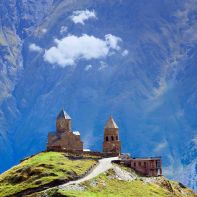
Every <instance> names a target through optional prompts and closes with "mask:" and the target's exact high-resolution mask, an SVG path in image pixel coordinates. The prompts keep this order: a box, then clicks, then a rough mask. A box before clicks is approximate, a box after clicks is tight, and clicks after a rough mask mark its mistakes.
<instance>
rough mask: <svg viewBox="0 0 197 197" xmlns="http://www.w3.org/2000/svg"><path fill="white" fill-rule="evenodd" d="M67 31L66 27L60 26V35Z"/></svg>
mask: <svg viewBox="0 0 197 197" xmlns="http://www.w3.org/2000/svg"><path fill="white" fill-rule="evenodd" d="M67 30H68V27H66V26H61V28H60V33H61V34H63V33H66V32H67Z"/></svg>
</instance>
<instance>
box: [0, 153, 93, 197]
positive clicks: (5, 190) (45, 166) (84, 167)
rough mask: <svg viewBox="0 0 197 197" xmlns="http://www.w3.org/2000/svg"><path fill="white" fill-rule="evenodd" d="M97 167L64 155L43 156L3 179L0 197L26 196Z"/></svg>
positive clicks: (9, 171) (14, 168)
mask: <svg viewBox="0 0 197 197" xmlns="http://www.w3.org/2000/svg"><path fill="white" fill-rule="evenodd" d="M95 164H96V161H95V160H93V159H86V158H84V159H77V158H76V159H75V160H72V159H70V158H69V157H66V156H65V155H64V154H63V153H57V152H47V153H40V154H38V155H35V156H33V157H30V158H29V159H26V160H24V161H23V162H22V163H20V164H19V165H17V166H15V167H13V168H11V169H10V170H8V171H6V172H4V173H3V174H1V175H0V196H1V197H4V196H21V195H22V196H23V195H25V193H26V192H30V193H31V192H32V191H34V190H35V191H36V190H37V191H40V190H43V189H44V188H46V187H52V186H56V185H59V184H61V183H66V182H68V181H70V180H74V179H76V178H79V177H81V176H83V175H84V174H85V173H87V171H88V170H89V169H90V168H91V167H93V166H94V165H95Z"/></svg>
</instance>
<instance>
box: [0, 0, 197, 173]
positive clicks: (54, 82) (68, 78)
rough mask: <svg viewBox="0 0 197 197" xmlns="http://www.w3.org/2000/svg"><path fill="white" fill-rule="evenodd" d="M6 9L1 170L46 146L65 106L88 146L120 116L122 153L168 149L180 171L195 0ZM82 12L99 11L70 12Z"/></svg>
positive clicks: (191, 84)
mask: <svg viewBox="0 0 197 197" xmlns="http://www.w3.org/2000/svg"><path fill="white" fill-rule="evenodd" d="M0 9H1V10H2V12H1V13H0V14H1V19H0V54H1V59H0V84H1V85H0V92H1V94H0V144H1V147H2V148H1V150H0V156H1V157H3V158H4V159H5V163H4V164H3V165H1V170H2V171H3V170H5V169H7V168H8V167H9V166H10V165H12V164H14V163H15V162H17V161H18V160H19V159H20V158H22V157H23V156H24V155H29V154H32V153H35V152H37V151H39V150H42V149H44V148H45V144H46V136H47V133H48V131H49V130H53V129H54V124H55V116H56V114H57V112H58V111H59V110H60V109H61V108H62V107H64V108H65V109H66V110H67V111H68V113H70V116H71V117H72V118H73V124H74V127H76V128H79V129H80V131H81V135H82V138H83V139H84V141H85V144H86V146H89V147H91V148H94V149H100V148H101V143H102V139H103V125H104V123H105V121H106V120H107V118H108V116H109V115H110V114H113V116H114V117H115V119H116V121H117V123H118V125H119V128H120V137H121V140H122V145H123V147H122V149H123V151H124V152H131V153H132V154H133V155H137V156H146V155H149V156H154V155H162V156H163V159H164V165H165V173H166V175H168V176H169V177H174V172H175V171H176V170H174V169H177V168H180V169H181V168H182V166H183V164H182V163H183V162H182V160H181V158H182V152H183V151H184V150H185V149H188V147H187V146H186V142H189V141H191V139H193V138H194V136H195V133H196V128H197V125H196V121H195V117H196V116H197V106H196V104H195V103H196V98H197V97H196V96H197V94H196V76H195V73H197V70H196V62H195V59H196V29H197V28H196V1H195V0H193V1H187V2H185V1H179V2H176V1H165V2H163V1H157V2H155V1H150V2H149V3H148V4H147V3H145V2H143V1H140V2H139V1H132V2H130V1H119V0H117V1H108V2H106V1H100V0H99V1H94V2H93V1H89V0H84V1H82V2H80V3H79V2H78V1H75V0H74V1H69V0H64V1H54V2H53V1H52V0H51V1H50V0H42V1H39V2H38V1H28V2H27V1H24V0H21V1H14V0H12V1H2V2H1V3H0ZM77 10H86V11H87V10H89V11H92V12H93V11H94V14H95V17H94V14H92V13H89V12H86V14H85V15H86V17H87V15H88V14H89V15H88V17H90V19H89V20H88V19H87V20H84V21H83V20H82V19H81V18H76V17H75V20H73V18H72V17H71V16H73V15H77V13H76V12H75V11H77ZM78 14H79V13H78ZM81 21H82V22H81ZM83 35H85V36H83ZM109 35H110V36H109ZM54 39H55V42H54ZM73 40H74V41H76V42H73ZM84 40H86V42H85V41H84ZM112 40H113V41H112ZM71 41H72V46H73V47H71V48H69V47H70V45H69V44H68V43H71ZM87 42H88V45H87ZM93 42H95V44H94V45H91V43H93ZM58 43H59V45H58ZM81 43H82V44H83V48H84V49H85V46H87V48H88V49H89V48H90V47H93V46H94V47H93V48H92V50H91V52H92V53H89V51H88V50H87V51H85V50H80V46H81V45H80V44H81ZM61 46H62V48H61ZM95 46H97V47H98V48H96V52H97V54H96V55H95V53H93V52H95ZM52 47H55V48H53V50H52V52H51V50H50V49H51V48H52ZM102 47H103V48H102ZM67 48H68V50H66V49H67ZM54 49H55V51H54ZM72 49H77V51H76V50H75V51H73V50H72ZM100 49H101V50H100ZM46 51H47V52H48V53H47V55H48V56H47V55H46ZM68 51H69V53H68ZM62 53H63V54H64V55H63V56H62ZM65 54H66V56H65ZM50 58H52V59H50ZM69 58H70V59H69ZM73 59H74V63H73V64H71V63H72V62H71V60H73ZM68 60H69V61H68ZM65 62H66V63H65ZM139 144H140V146H139Z"/></svg>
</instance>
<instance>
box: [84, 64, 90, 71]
mask: <svg viewBox="0 0 197 197" xmlns="http://www.w3.org/2000/svg"><path fill="white" fill-rule="evenodd" d="M90 69H92V65H91V64H89V65H87V66H86V67H85V69H84V70H85V71H88V70H90Z"/></svg>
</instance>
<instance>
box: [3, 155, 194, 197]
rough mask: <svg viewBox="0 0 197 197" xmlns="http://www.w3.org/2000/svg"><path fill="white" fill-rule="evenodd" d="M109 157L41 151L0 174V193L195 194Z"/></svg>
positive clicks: (36, 196)
mask: <svg viewBox="0 0 197 197" xmlns="http://www.w3.org/2000/svg"><path fill="white" fill-rule="evenodd" d="M112 160H113V158H104V159H101V158H99V157H96V156H90V155H88V153H87V154H86V155H85V154H84V155H83V156H79V155H73V154H68V153H60V152H42V153H39V154H37V155H34V156H31V157H29V158H26V159H24V160H23V161H22V162H21V163H20V164H18V165H17V166H15V167H13V168H11V169H9V170H8V171H6V172H4V173H3V174H1V175H0V196H1V197H7V196H9V197H10V196H15V197H20V196H28V197H44V196H49V197H53V196H54V197H58V196H60V197H61V196H106V195H107V196H120V197H121V196H123V197H124V196H142V197H143V196H157V197H158V196H172V197H176V196H177V197H178V196H179V197H181V196H191V197H194V196H197V195H196V194H195V193H193V192H192V191H191V190H190V189H188V188H186V187H185V186H183V185H182V184H180V183H177V182H173V181H169V180H167V179H166V178H164V177H163V176H160V177H143V176H140V175H138V174H137V173H135V172H134V171H133V170H132V169H130V168H127V167H124V166H122V165H120V164H116V163H113V162H112V163H111V161H112Z"/></svg>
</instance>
